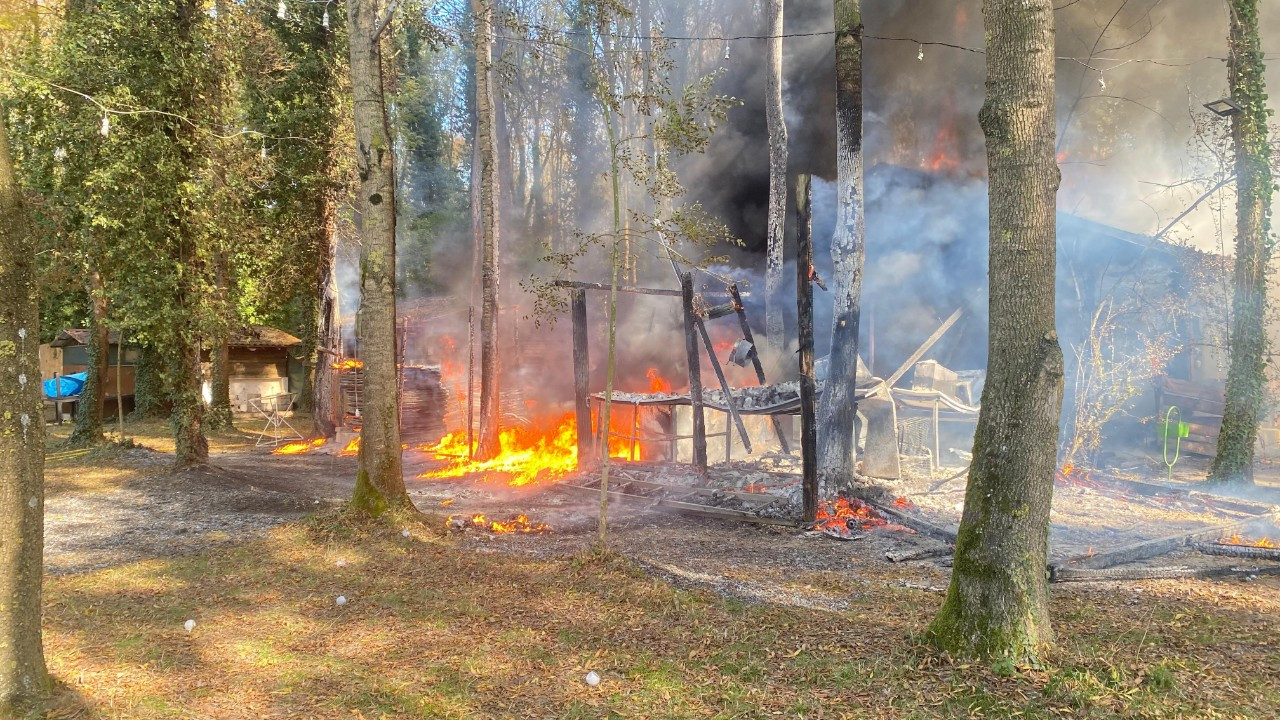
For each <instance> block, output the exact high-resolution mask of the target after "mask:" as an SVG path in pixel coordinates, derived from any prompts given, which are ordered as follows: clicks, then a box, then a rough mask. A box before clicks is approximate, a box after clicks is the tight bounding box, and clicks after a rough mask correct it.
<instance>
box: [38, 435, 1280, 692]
mask: <svg viewBox="0 0 1280 720" xmlns="http://www.w3.org/2000/svg"><path fill="white" fill-rule="evenodd" d="M65 432H66V430H65V429H64V428H58V429H55V430H54V437H52V438H51V453H50V460H49V463H48V469H47V485H48V503H47V512H48V515H49V518H50V519H49V526H48V530H47V533H46V535H47V546H48V564H49V571H50V576H49V578H48V580H47V582H46V611H45V623H46V636H45V643H46V653H47V655H48V657H49V663H50V668H51V670H52V671H53V673H54V674H55V676H57V678H58V679H59V680H60V681H61V683H62V684H63V687H64V692H63V693H62V694H61V695H60V698H59V701H58V705H57V707H56V709H55V711H54V713H53V714H52V716H55V717H104V718H114V717H122V718H169V717H191V718H264V717H281V718H283V717H297V718H339V717H342V718H352V717H364V718H379V717H389V718H399V717H423V718H489V717H492V718H508V717H530V718H545V717H559V718H597V717H644V718H663V717H665V718H686V717H688V718H692V717H712V718H765V717H804V718H842V717H848V718H872V717H885V718H953V717H964V716H980V717H1042V718H1051V717H1096V718H1104V717H1108V718H1109V717H1133V718H1172V717H1202V718H1213V717H1222V718H1229V717H1239V718H1261V717H1276V716H1280V674H1277V673H1276V672H1274V669H1275V668H1276V667H1280V643H1276V642H1274V635H1275V621H1276V618H1277V617H1280V590H1278V589H1277V585H1276V584H1275V583H1274V582H1272V581H1265V580H1264V581H1261V582H1253V583H1241V582H1238V581H1227V582H1224V581H1187V580H1153V581H1142V582H1132V583H1125V584H1119V583H1090V584H1074V585H1057V586H1054V589H1053V597H1052V611H1053V621H1054V625H1055V629H1056V631H1057V635H1058V644H1057V649H1056V650H1055V651H1054V653H1053V655H1052V657H1050V658H1049V662H1048V663H1047V664H1046V666H1045V667H1042V668H1006V667H991V666H987V665H981V664H977V665H969V664H953V663H947V662H942V661H940V660H938V659H937V658H936V657H935V656H933V655H932V654H930V653H929V652H928V651H927V650H925V649H924V648H923V647H921V645H920V643H919V642H918V637H919V635H920V633H922V632H923V630H924V628H925V627H926V625H927V623H928V621H929V619H930V617H931V616H932V614H933V613H934V612H935V611H936V609H937V606H938V604H939V603H940V602H941V599H942V592H941V590H942V588H943V587H945V585H946V582H947V578H946V570H945V568H939V567H938V566H936V565H935V564H932V563H907V564H902V565H894V564H890V563H888V562H886V561H884V559H883V555H884V550H885V549H886V548H892V547H896V546H897V544H898V543H899V542H900V538H898V537H895V535H896V534H895V533H893V532H887V531H886V532H879V531H878V532H875V533H871V534H870V535H868V536H867V538H866V539H864V540H863V541H859V542H837V541H832V540H827V539H823V538H820V537H814V536H813V535H812V534H805V533H801V532H799V531H796V530H794V529H784V528H770V527H756V526H750V525H743V524H734V523H726V522H720V521H710V520H695V519H691V518H679V517H672V516H668V515H662V514H657V513H654V512H649V511H644V510H643V509H638V510H632V511H627V512H621V513H619V515H618V517H617V518H616V519H615V520H614V521H613V523H612V526H611V529H612V532H613V535H612V538H613V546H614V547H615V548H616V550H617V552H618V554H617V555H612V556H601V555H597V554H593V553H591V552H590V551H589V550H588V549H587V548H588V546H589V545H590V543H591V541H592V539H593V538H594V521H592V520H590V515H589V514H584V513H583V511H582V506H583V501H582V499H581V498H579V497H577V496H573V495H570V494H566V493H557V492H554V491H546V490H545V489H541V490H540V489H537V488H515V489H510V488H489V487H481V486H476V485H475V484H474V483H445V482H435V481H416V480H410V481H409V485H410V489H411V493H412V496H413V497H414V500H415V502H416V503H417V504H418V506H419V508H421V509H423V510H424V511H425V512H427V513H428V519H426V520H425V521H417V520H404V521H403V522H401V523H399V524H397V525H395V526H394V527H389V526H387V525H385V524H384V525H378V526H371V525H363V524H358V523H357V524H354V525H353V524H351V523H349V522H345V521H344V519H343V518H342V517H341V516H340V512H341V510H340V509H339V506H340V504H341V501H342V500H343V499H344V498H345V497H346V495H347V494H348V493H349V490H350V477H352V476H353V475H354V467H355V460H354V458H344V457H337V456H330V455H323V454H317V453H312V454H306V455H295V456H273V455H271V454H270V453H269V451H268V450H263V449H257V448H255V447H254V442H253V439H254V435H253V434H249V433H236V432H228V433H222V434H218V435H215V436H214V437H213V438H211V441H212V442H211V445H212V448H213V463H212V466H211V467H210V468H209V469H206V470H200V471H188V472H183V473H176V472H174V471H172V470H171V469H170V468H169V467H168V463H169V461H170V460H171V457H172V456H171V455H169V453H171V452H172V445H171V441H170V440H169V439H168V438H167V436H166V429H165V427H164V424H163V423H154V424H133V425H130V426H129V427H128V432H129V435H130V436H131V437H134V438H135V439H137V441H138V442H140V443H141V444H142V445H143V446H145V448H146V449H131V450H124V449H119V448H110V449H104V450H99V451H94V452H91V453H87V454H76V453H74V452H69V451H61V450H59V449H58V448H57V447H56V445H54V443H56V438H57V436H58V435H60V434H61V435H63V436H65ZM411 455H419V454H414V453H411ZM427 465H428V463H426V462H425V461H423V460H421V459H411V460H410V461H409V466H410V468H409V473H407V475H408V476H410V477H412V475H413V474H414V473H415V472H416V471H417V468H418V467H425V466H427ZM464 508H465V512H468V513H470V512H472V511H473V510H477V509H479V510H481V511H485V512H487V513H489V514H490V515H491V516H494V517H498V516H502V519H505V517H506V516H507V515H509V514H511V513H514V512H516V511H519V512H527V513H528V514H529V516H530V519H531V520H534V521H537V522H549V523H550V524H551V525H552V527H553V532H551V533H550V534H543V535H520V536H513V535H492V534H490V533H486V532H476V531H468V532H465V533H456V534H448V535H446V534H443V533H441V532H440V529H441V527H442V526H443V525H444V517H445V514H446V513H447V512H450V511H452V512H463V511H464ZM403 530H408V531H409V534H408V536H405V535H404V534H402V531H403ZM338 596H343V597H344V598H345V599H346V602H345V603H344V604H343V605H338V604H337V603H336V598H337V597H338ZM188 619H192V620H195V622H196V625H195V628H194V629H193V630H192V631H191V632H189V633H188V632H187V631H186V630H184V628H183V623H184V622H185V621H186V620H188ZM590 671H595V672H596V673H598V674H599V676H600V678H601V680H600V683H599V685H598V686H594V687H593V686H591V685H589V684H588V683H587V682H585V680H584V678H585V676H586V674H587V673H588V672H590Z"/></svg>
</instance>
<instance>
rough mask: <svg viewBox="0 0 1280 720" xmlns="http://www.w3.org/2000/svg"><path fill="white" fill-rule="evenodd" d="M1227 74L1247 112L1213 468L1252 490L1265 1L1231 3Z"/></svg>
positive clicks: (1237, 131) (1237, 128)
mask: <svg viewBox="0 0 1280 720" xmlns="http://www.w3.org/2000/svg"><path fill="white" fill-rule="evenodd" d="M1227 5H1228V6H1229V8H1230V14H1229V15H1230V16H1229V18H1228V21H1229V23H1230V28H1231V36H1230V47H1229V49H1228V57H1227V75H1228V81H1229V84H1230V86H1231V97H1232V98H1233V99H1234V100H1235V101H1236V103H1237V104H1239V105H1240V106H1241V108H1242V109H1243V111H1242V112H1240V113H1239V114H1237V115H1233V116H1232V117H1231V139H1232V142H1233V143H1234V144H1235V150H1236V196H1237V199H1236V265H1235V296H1234V297H1233V298H1232V302H1231V342H1230V355H1231V366H1230V368H1229V369H1228V370H1227V394H1226V406H1225V408H1224V409H1223V413H1222V432H1221V433H1219V434H1218V452H1217V454H1216V455H1215V456H1214V458H1213V466H1212V467H1211V468H1210V470H1209V481H1210V482H1214V483H1228V482H1230V483H1247V484H1253V448H1254V444H1255V443H1256V442H1257V440H1258V422H1259V419H1260V418H1261V415H1262V399H1263V397H1262V395H1263V388H1264V386H1265V384H1266V355H1267V335H1266V326H1265V322H1266V313H1267V265H1268V263H1270V261H1271V246H1270V242H1271V241H1270V235H1271V195H1272V189H1273V185H1274V179H1273V178H1272V176H1271V147H1270V144H1269V143H1268V142H1267V115H1268V113H1267V88H1266V78H1265V77H1264V70H1265V68H1264V63H1263V55H1262V40H1261V37H1260V34H1259V31H1258V6H1259V5H1260V3H1259V0H1230V1H1229V2H1228V3H1227Z"/></svg>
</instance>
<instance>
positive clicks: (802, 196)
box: [796, 175, 818, 522]
mask: <svg viewBox="0 0 1280 720" xmlns="http://www.w3.org/2000/svg"><path fill="white" fill-rule="evenodd" d="M812 212H813V207H812V205H811V199H810V197H809V176H808V175H799V176H797V177H796V307H797V309H798V310H799V319H800V322H799V325H800V328H799V330H800V457H801V460H802V461H803V463H804V474H803V478H804V480H803V484H802V489H803V491H804V521H805V522H813V521H814V520H816V519H817V517H818V432H817V430H818V429H817V418H816V412H817V404H818V403H817V399H818V388H817V385H816V384H815V382H814V378H813V286H812V285H810V284H809V283H810V278H811V277H812V271H813V243H812V236H811V233H812V232H813V227H812Z"/></svg>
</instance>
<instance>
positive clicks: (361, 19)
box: [347, 0, 413, 515]
mask: <svg viewBox="0 0 1280 720" xmlns="http://www.w3.org/2000/svg"><path fill="white" fill-rule="evenodd" d="M377 24H378V18H377V3H375V2H374V0H351V2H348V3H347V27H348V28H349V30H350V39H349V44H350V48H351V91H352V93H353V94H354V97H355V103H354V105H355V131H356V158H355V160H356V172H357V174H358V175H359V178H360V187H359V189H358V191H357V192H358V198H357V199H358V202H359V209H360V243H361V244H360V322H359V332H360V335H359V340H360V353H361V357H362V358H363V360H364V398H363V403H362V414H363V422H362V424H361V429H360V466H359V470H358V471H357V475H356V487H355V492H354V494H353V495H352V498H351V505H352V507H353V508H354V509H356V510H359V511H362V512H365V513H368V514H370V515H380V514H382V513H383V512H385V511H386V510H388V509H391V508H396V507H412V506H413V505H412V502H411V501H410V500H409V494H408V492H407V491H406V490H405V487H404V475H403V470H402V465H401V457H400V398H399V394H398V390H399V388H398V384H397V382H396V380H397V373H396V360H397V358H398V353H397V352H396V198H395V178H394V169H393V166H392V160H393V158H394V156H395V153H394V150H393V148H392V147H391V137H390V134H389V133H388V132H387V116H386V106H385V104H384V94H383V85H382V51H381V49H380V47H379V44H378V38H377V37H376V28H377Z"/></svg>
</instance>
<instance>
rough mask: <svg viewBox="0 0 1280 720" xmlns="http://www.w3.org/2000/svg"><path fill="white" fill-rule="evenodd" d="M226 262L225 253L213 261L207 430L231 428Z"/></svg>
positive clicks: (219, 254)
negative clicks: (214, 315) (214, 318)
mask: <svg viewBox="0 0 1280 720" xmlns="http://www.w3.org/2000/svg"><path fill="white" fill-rule="evenodd" d="M228 262H229V261H228V258H227V252H226V251H225V250H219V251H218V252H217V254H216V255H215V256H214V259H213V282H214V292H215V293H216V294H217V300H216V301H215V302H216V305H217V307H218V318H217V321H216V322H215V323H214V330H215V332H214V335H213V338H212V340H211V342H210V343H209V361H210V362H209V365H210V369H209V414H208V423H209V429H210V430H222V429H225V428H229V427H231V347H230V339H231V338H230V335H231V325H230V323H231V315H232V313H234V310H233V308H232V307H231V301H230V297H229V288H228V284H229V283H230V277H229V273H228V268H227V265H228Z"/></svg>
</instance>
